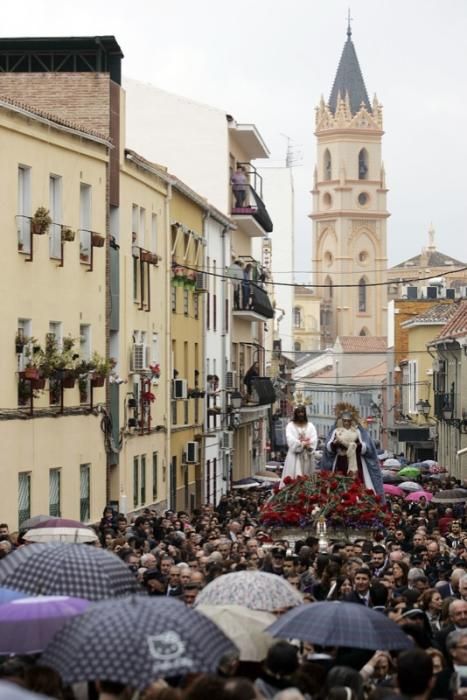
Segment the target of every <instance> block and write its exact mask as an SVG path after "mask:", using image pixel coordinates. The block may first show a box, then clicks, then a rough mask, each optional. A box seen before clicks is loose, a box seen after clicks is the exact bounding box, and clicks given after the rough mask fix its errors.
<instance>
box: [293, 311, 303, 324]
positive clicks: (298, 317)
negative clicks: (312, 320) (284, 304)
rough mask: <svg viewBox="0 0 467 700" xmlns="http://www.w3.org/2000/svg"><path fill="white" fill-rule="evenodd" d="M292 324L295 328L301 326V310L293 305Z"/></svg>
mask: <svg viewBox="0 0 467 700" xmlns="http://www.w3.org/2000/svg"><path fill="white" fill-rule="evenodd" d="M293 324H294V327H295V328H301V327H302V310H301V308H300V307H299V306H294V310H293Z"/></svg>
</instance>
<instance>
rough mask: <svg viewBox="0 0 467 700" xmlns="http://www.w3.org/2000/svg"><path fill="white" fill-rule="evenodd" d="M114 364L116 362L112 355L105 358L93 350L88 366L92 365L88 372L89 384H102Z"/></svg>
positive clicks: (98, 385)
mask: <svg viewBox="0 0 467 700" xmlns="http://www.w3.org/2000/svg"><path fill="white" fill-rule="evenodd" d="M115 365H116V362H115V360H114V359H113V358H112V357H109V358H106V357H103V356H102V355H100V354H99V353H98V352H94V353H93V354H92V357H91V360H90V366H91V367H92V369H91V372H90V376H91V386H93V387H101V386H104V384H105V380H106V378H107V377H108V376H109V374H110V372H111V371H112V370H113V368H114V367H115Z"/></svg>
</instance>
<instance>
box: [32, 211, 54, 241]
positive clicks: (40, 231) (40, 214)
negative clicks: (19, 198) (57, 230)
mask: <svg viewBox="0 0 467 700" xmlns="http://www.w3.org/2000/svg"><path fill="white" fill-rule="evenodd" d="M51 223H52V219H51V218H50V214H49V210H48V209H46V208H45V207H38V208H37V209H36V211H35V213H34V216H33V217H32V219H31V232H32V233H36V234H37V235H38V236H43V235H44V234H45V233H47V231H48V230H49V226H50V224H51Z"/></svg>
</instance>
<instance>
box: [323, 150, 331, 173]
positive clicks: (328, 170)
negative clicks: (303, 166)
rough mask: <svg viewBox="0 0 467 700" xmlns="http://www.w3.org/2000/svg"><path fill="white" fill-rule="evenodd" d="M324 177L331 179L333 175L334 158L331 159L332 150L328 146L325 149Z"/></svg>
mask: <svg viewBox="0 0 467 700" xmlns="http://www.w3.org/2000/svg"><path fill="white" fill-rule="evenodd" d="M323 165H324V167H323V170H324V179H325V180H330V179H331V176H332V159H331V152H330V150H329V148H326V150H325V151H324V163H323Z"/></svg>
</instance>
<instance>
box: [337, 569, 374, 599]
mask: <svg viewBox="0 0 467 700" xmlns="http://www.w3.org/2000/svg"><path fill="white" fill-rule="evenodd" d="M370 582H371V574H370V570H369V569H367V568H366V567H365V566H361V567H360V568H359V569H357V570H356V572H355V576H354V589H353V591H352V593H347V595H346V596H345V597H344V601H346V602H347V603H359V604H360V605H366V606H367V607H368V608H372V607H373V601H372V596H371V592H372V591H371V586H370Z"/></svg>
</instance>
